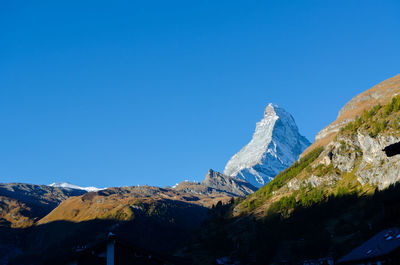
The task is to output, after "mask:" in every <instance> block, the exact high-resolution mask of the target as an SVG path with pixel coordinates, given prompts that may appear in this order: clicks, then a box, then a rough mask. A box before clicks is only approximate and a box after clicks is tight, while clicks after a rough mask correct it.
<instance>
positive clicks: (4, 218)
mask: <svg viewBox="0 0 400 265" xmlns="http://www.w3.org/2000/svg"><path fill="white" fill-rule="evenodd" d="M84 193H85V191H81V190H72V189H70V190H68V189H60V188H57V187H49V186H45V185H33V184H25V183H0V226H6V227H13V228H16V227H27V226H30V225H32V224H33V223H34V222H36V221H37V220H39V219H40V218H42V217H44V216H45V215H46V214H48V213H49V212H50V211H51V210H53V209H54V208H56V207H57V206H58V205H59V204H60V203H61V202H62V201H64V200H66V199H67V198H69V197H71V196H78V195H82V194H84Z"/></svg>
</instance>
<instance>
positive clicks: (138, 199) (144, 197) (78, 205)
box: [38, 186, 231, 225]
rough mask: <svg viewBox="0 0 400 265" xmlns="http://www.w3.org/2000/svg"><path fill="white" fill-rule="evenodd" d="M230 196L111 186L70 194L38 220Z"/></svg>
mask: <svg viewBox="0 0 400 265" xmlns="http://www.w3.org/2000/svg"><path fill="white" fill-rule="evenodd" d="M230 198H231V197H230V196H227V195H224V194H215V195H213V196H208V195H202V194H194V193H188V192H180V191H176V190H173V189H167V188H158V187H150V186H135V187H124V188H110V189H107V190H102V191H98V192H89V193H87V194H85V195H82V196H79V197H73V198H69V199H68V200H66V201H64V202H63V203H61V204H60V205H59V206H58V207H57V208H56V209H54V210H53V211H52V212H51V213H49V214H48V215H47V216H45V217H44V218H43V219H41V220H40V221H39V222H38V224H39V225H40V224H45V223H49V222H53V221H61V220H64V221H73V222H81V221H88V220H93V219H116V220H121V221H127V220H131V219H132V218H134V216H135V212H146V213H150V214H151V212H152V207H153V208H154V205H156V204H157V203H159V202H164V201H165V202H183V203H190V204H194V205H198V206H204V207H211V206H212V205H214V204H216V203H217V202H218V201H221V202H227V201H229V200H230Z"/></svg>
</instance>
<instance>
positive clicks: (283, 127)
mask: <svg viewBox="0 0 400 265" xmlns="http://www.w3.org/2000/svg"><path fill="white" fill-rule="evenodd" d="M310 144H311V143H310V142H309V141H308V140H307V139H306V138H305V137H304V136H302V135H300V133H299V130H298V128H297V125H296V123H295V121H294V119H293V117H292V116H291V115H290V114H289V113H288V112H286V111H285V110H284V109H282V108H280V107H279V106H278V105H275V104H272V103H270V104H269V105H268V106H267V107H266V109H265V111H264V118H263V119H262V120H261V121H259V122H258V123H257V125H256V129H255V132H254V134H253V138H252V139H251V141H250V142H249V143H248V144H247V145H246V146H245V147H243V148H242V149H241V150H240V151H239V152H238V153H236V154H235V155H234V156H233V157H232V158H231V159H230V160H229V162H228V163H227V164H226V166H225V170H224V174H225V175H228V176H233V177H240V178H243V179H245V180H246V181H248V182H249V183H251V184H253V185H254V186H256V187H261V186H263V185H265V184H266V183H268V182H269V181H271V180H272V179H273V178H274V177H275V176H276V175H277V174H278V173H279V172H280V171H282V170H284V169H285V168H287V167H289V166H290V165H291V164H293V162H295V161H296V160H297V159H298V157H299V155H300V154H301V153H302V152H303V151H304V150H305V149H306V148H307V147H308V146H309V145H310Z"/></svg>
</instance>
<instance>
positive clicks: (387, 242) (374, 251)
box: [338, 228, 400, 263]
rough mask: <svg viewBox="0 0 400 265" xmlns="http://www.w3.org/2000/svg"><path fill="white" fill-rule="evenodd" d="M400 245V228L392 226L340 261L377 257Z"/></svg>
mask: <svg viewBox="0 0 400 265" xmlns="http://www.w3.org/2000/svg"><path fill="white" fill-rule="evenodd" d="M398 247H400V229H399V228H390V229H386V230H383V231H381V232H380V233H378V234H376V235H375V236H373V237H372V238H370V239H369V240H368V241H366V242H365V243H363V244H362V245H361V246H359V247H357V248H355V249H353V250H352V251H351V252H350V253H349V254H347V255H346V256H344V257H343V258H341V259H339V260H338V263H347V262H352V261H361V260H367V259H375V258H378V257H381V256H385V255H388V254H390V253H391V252H393V251H394V250H395V249H397V248H398Z"/></svg>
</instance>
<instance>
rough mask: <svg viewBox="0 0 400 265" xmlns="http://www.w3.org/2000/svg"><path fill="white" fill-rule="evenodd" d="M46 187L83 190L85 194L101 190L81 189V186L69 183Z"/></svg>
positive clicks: (52, 184) (53, 184) (92, 188)
mask: <svg viewBox="0 0 400 265" xmlns="http://www.w3.org/2000/svg"><path fill="white" fill-rule="evenodd" d="M48 186H50V187H58V188H63V189H75V190H85V191H87V192H90V191H99V190H102V189H99V188H96V187H81V186H78V185H74V184H71V183H68V182H57V183H51V184H50V185H48Z"/></svg>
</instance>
